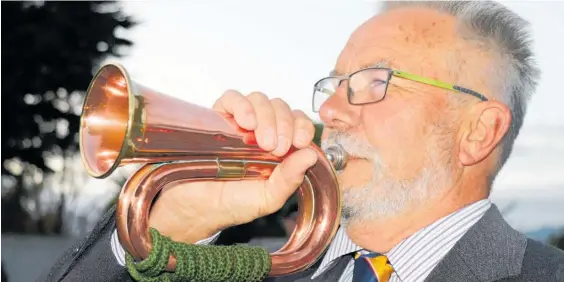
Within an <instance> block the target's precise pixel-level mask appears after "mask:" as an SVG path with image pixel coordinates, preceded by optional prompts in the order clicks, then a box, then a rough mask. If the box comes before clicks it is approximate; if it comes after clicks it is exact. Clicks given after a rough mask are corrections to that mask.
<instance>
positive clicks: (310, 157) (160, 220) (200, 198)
mask: <svg viewBox="0 0 564 282" xmlns="http://www.w3.org/2000/svg"><path fill="white" fill-rule="evenodd" d="M213 109H214V110H216V111H218V112H222V113H225V114H228V115H231V116H233V118H234V120H235V122H236V123H237V125H238V126H240V127H241V128H244V129H246V130H250V131H253V132H254V133H255V136H256V139H257V143H258V146H259V147H260V148H262V149H263V150H265V151H269V152H271V153H272V154H274V155H276V156H285V155H286V154H287V153H288V151H289V149H290V147H291V146H292V145H293V146H294V147H295V148H296V149H297V150H296V151H294V152H292V153H290V154H289V155H288V156H286V157H285V159H284V161H283V162H282V163H281V164H280V165H278V166H277V167H276V168H275V170H274V171H273V173H272V174H271V176H270V178H269V179H267V180H245V181H217V182H192V183H185V184H176V185H175V186H174V185H172V184H171V185H170V186H169V187H166V188H165V189H163V191H162V193H161V196H160V197H159V198H158V199H157V201H156V202H155V204H154V206H153V208H152V210H151V215H150V225H151V226H152V227H154V228H156V229H157V230H159V232H161V233H162V234H164V235H167V236H170V237H171V238H172V239H173V240H176V241H181V242H188V243H192V242H196V241H198V240H200V239H204V238H207V237H210V236H212V235H213V234H215V233H217V232H219V231H221V230H223V229H225V228H228V227H231V226H235V225H239V224H243V223H247V222H250V221H252V220H254V219H257V218H260V217H263V216H266V215H268V214H271V213H274V212H276V211H277V210H279V209H280V208H281V207H282V206H283V205H284V203H285V202H286V200H287V199H288V198H289V197H290V196H291V195H292V194H293V193H294V192H295V191H296V189H297V188H298V187H299V186H300V184H301V183H302V182H303V179H304V174H305V172H306V171H307V170H308V169H309V168H310V167H311V166H312V165H314V164H315V162H316V161H317V155H316V153H315V152H314V151H313V150H311V149H308V148H306V147H308V146H309V145H310V144H311V141H312V139H313V137H314V131H315V128H314V126H313V123H312V121H311V120H310V119H309V118H308V117H307V116H306V115H305V114H304V113H303V112H301V111H292V110H291V109H290V107H289V106H288V105H287V104H286V103H285V102H284V101H282V100H280V99H272V100H270V99H268V98H267V97H266V96H265V95H264V94H262V93H259V92H254V93H251V94H250V95H248V96H243V95H242V94H241V93H239V92H237V91H227V92H226V93H225V94H223V96H221V98H219V99H218V100H217V101H216V103H215V105H214V106H213Z"/></svg>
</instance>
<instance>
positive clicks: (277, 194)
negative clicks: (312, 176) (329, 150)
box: [262, 148, 317, 214]
mask: <svg viewBox="0 0 564 282" xmlns="http://www.w3.org/2000/svg"><path fill="white" fill-rule="evenodd" d="M316 162H317V153H316V152H315V151H314V150H313V149H310V148H305V149H301V150H298V151H295V152H293V153H291V154H290V155H288V157H287V158H285V159H284V160H283V161H282V162H281V163H280V164H279V165H278V166H276V168H275V169H274V171H273V172H272V174H271V175H270V178H269V179H268V180H267V181H265V182H264V185H265V191H266V192H265V197H264V206H263V209H262V210H263V211H265V212H266V213H267V214H271V213H274V212H276V211H277V210H279V209H280V208H282V206H283V205H284V203H286V201H287V200H288V198H290V196H291V195H292V194H293V193H294V192H295V191H296V189H297V188H298V187H299V186H300V185H301V184H302V183H303V181H304V175H305V173H306V171H307V170H308V169H309V168H310V167H311V166H313V165H314V164H315V163H316Z"/></svg>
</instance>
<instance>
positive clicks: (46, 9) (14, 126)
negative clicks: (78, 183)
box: [2, 1, 135, 232]
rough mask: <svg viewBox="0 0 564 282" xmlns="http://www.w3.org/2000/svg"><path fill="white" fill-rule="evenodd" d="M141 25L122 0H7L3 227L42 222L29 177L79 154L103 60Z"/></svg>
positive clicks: (128, 43)
mask: <svg viewBox="0 0 564 282" xmlns="http://www.w3.org/2000/svg"><path fill="white" fill-rule="evenodd" d="M134 25H135V23H134V21H133V20H132V19H131V18H130V17H129V16H127V15H124V13H123V12H122V11H121V7H120V6H119V5H118V3H117V2H115V1H90V2H82V1H77V2H62V1H61V2H54V1H44V2H43V1H29V2H27V1H26V2H24V1H6V2H4V1H3V2H2V70H3V75H2V182H3V187H2V190H3V191H2V231H11V232H24V231H26V229H27V227H26V226H29V223H30V222H34V221H35V220H31V219H30V215H29V214H28V213H27V212H26V210H25V208H23V207H22V202H23V200H24V199H26V198H28V199H29V198H31V197H35V195H36V194H37V191H35V192H34V191H30V189H29V188H28V186H33V185H26V177H27V178H28V179H29V178H30V177H31V179H33V178H34V177H35V178H37V177H41V175H45V174H47V173H50V172H51V168H50V167H49V166H48V163H47V162H46V159H47V157H48V156H50V155H51V156H52V155H55V156H64V155H66V154H68V155H70V154H75V153H76V152H77V150H78V142H77V139H78V138H77V134H78V128H79V121H80V120H79V116H80V105H81V103H82V100H83V97H84V92H85V90H86V88H87V87H88V84H89V82H90V80H91V79H92V75H93V72H94V71H95V70H96V69H97V68H98V66H99V64H100V63H101V61H103V60H104V59H106V58H107V57H108V56H112V57H121V56H123V55H124V54H123V50H122V49H123V48H126V47H130V46H132V44H133V43H132V42H131V41H129V40H127V39H125V38H121V37H119V36H116V32H119V30H118V29H119V28H122V29H129V28H131V27H133V26H134ZM38 175H39V176H38ZM8 182H10V183H12V184H14V185H12V188H11V189H10V190H9V191H6V187H5V184H6V183H8ZM28 182H29V181H28ZM36 186H38V185H36ZM26 224H27V225H26ZM38 229H39V230H38V231H41V227H39V228H38Z"/></svg>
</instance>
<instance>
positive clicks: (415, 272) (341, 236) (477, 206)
mask: <svg viewBox="0 0 564 282" xmlns="http://www.w3.org/2000/svg"><path fill="white" fill-rule="evenodd" d="M490 206H491V202H490V200H488V199H485V200H481V201H478V202H476V203H473V204H471V205H468V206H466V207H464V208H462V209H460V210H458V211H456V212H454V213H452V214H450V215H448V216H446V217H443V218H441V219H439V220H438V221H436V222H434V223H433V224H431V225H429V226H427V227H425V228H423V229H421V230H419V231H418V232H417V233H415V234H413V235H412V236H410V237H409V238H407V239H405V240H403V241H402V242H400V243H399V244H398V245H397V246H396V247H394V248H393V249H392V250H390V251H389V252H388V253H386V254H385V255H386V256H387V257H388V260H389V261H390V263H391V265H392V266H393V267H394V272H393V273H392V276H391V277H390V280H389V282H399V281H403V282H420V281H424V280H425V279H426V278H427V276H429V274H430V273H431V271H432V270H433V268H434V267H435V266H436V265H437V264H438V263H439V262H440V261H441V259H442V258H443V257H444V256H445V255H446V254H447V253H448V252H449V251H450V250H451V249H452V247H454V245H455V244H456V242H458V240H460V238H462V236H463V235H464V234H465V233H466V231H468V229H470V227H472V226H473V225H474V224H476V222H477V221H478V220H479V219H480V218H481V217H482V216H483V215H484V214H485V213H486V211H487V210H488V209H489V208H490ZM357 251H360V252H362V253H367V251H366V250H363V249H362V248H361V247H359V246H358V245H356V244H355V243H353V242H352V241H351V240H350V239H349V237H348V236H347V234H346V233H345V231H344V229H343V228H339V230H338V231H337V234H336V235H335V238H334V239H333V242H331V245H329V249H328V250H327V252H326V254H325V256H324V257H323V260H322V261H321V264H320V265H319V268H318V269H317V271H316V272H315V273H314V274H313V276H312V279H313V278H316V277H318V276H319V275H321V274H322V273H323V272H324V271H326V270H327V269H328V268H329V267H331V266H332V264H333V263H335V260H336V259H337V258H339V257H341V256H344V255H347V254H350V253H352V252H357ZM353 267H354V260H353V259H352V258H351V261H350V262H349V264H348V265H347V267H346V268H345V270H344V271H343V274H342V275H341V278H340V279H339V282H351V281H352V275H353Z"/></svg>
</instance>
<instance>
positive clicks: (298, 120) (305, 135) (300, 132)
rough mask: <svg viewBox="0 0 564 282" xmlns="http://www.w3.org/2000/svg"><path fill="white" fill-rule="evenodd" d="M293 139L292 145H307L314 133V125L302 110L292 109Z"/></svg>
mask: <svg viewBox="0 0 564 282" xmlns="http://www.w3.org/2000/svg"><path fill="white" fill-rule="evenodd" d="M292 115H293V117H294V139H293V142H292V143H293V145H294V147H296V148H298V149H302V148H305V147H307V146H309V144H310V143H311V141H312V140H313V137H314V135H315V126H313V122H312V121H311V119H309V117H308V116H307V115H306V114H305V113H304V112H302V111H299V110H294V111H293V112H292Z"/></svg>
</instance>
